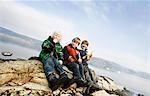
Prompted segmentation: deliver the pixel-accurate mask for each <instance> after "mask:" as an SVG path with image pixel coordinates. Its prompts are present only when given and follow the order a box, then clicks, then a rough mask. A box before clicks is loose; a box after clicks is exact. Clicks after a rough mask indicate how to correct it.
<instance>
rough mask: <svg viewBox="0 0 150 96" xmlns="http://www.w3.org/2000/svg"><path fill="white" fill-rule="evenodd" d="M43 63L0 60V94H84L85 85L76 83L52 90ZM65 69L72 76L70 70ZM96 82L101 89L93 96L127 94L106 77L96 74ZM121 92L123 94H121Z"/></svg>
mask: <svg viewBox="0 0 150 96" xmlns="http://www.w3.org/2000/svg"><path fill="white" fill-rule="evenodd" d="M42 65H43V64H42V63H41V62H40V61H38V60H33V59H32V60H19V61H18V60H13V61H8V60H7V61H5V60H1V62H0V96H84V95H83V94H86V93H85V92H86V91H85V90H86V89H87V88H86V87H80V88H77V85H76V83H74V84H72V85H71V86H70V87H68V88H67V89H62V88H59V89H57V90H55V91H53V92H52V90H51V89H50V88H49V87H48V82H47V79H46V77H45V74H44V70H43V66H42ZM63 68H64V69H65V70H66V73H67V76H68V77H69V78H72V77H73V76H72V72H71V71H69V70H68V69H67V67H65V66H64V67H63ZM96 79H97V84H98V85H99V87H101V89H102V90H100V91H97V92H94V93H91V95H93V96H117V95H118V94H119V96H127V95H126V94H127V92H124V91H122V90H121V89H120V88H119V87H118V86H117V85H116V84H115V83H114V82H113V80H111V79H110V78H108V77H105V76H97V77H96ZM122 94H123V95H122Z"/></svg>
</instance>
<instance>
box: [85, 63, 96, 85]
mask: <svg viewBox="0 0 150 96" xmlns="http://www.w3.org/2000/svg"><path fill="white" fill-rule="evenodd" d="M83 66H84V73H85V80H87V81H88V82H93V83H96V75H95V73H94V71H93V70H91V69H90V68H89V67H88V64H84V65H83Z"/></svg>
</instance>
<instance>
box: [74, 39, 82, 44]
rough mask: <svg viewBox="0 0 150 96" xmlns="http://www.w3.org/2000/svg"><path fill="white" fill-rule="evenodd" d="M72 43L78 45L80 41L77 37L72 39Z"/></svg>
mask: <svg viewBox="0 0 150 96" xmlns="http://www.w3.org/2000/svg"><path fill="white" fill-rule="evenodd" d="M72 42H75V43H78V44H80V42H81V40H80V38H79V37H76V38H74V39H72Z"/></svg>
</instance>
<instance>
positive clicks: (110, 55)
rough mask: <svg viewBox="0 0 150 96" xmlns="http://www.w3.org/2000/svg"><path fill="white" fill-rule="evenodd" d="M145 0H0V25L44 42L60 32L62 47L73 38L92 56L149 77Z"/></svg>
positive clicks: (148, 6) (149, 18)
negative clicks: (85, 43) (87, 47)
mask: <svg viewBox="0 0 150 96" xmlns="http://www.w3.org/2000/svg"><path fill="white" fill-rule="evenodd" d="M149 13H150V2H149V1H148V0H143V1H138V0H128V1H124V0H114V1H110V0H107V1H100V0H88V1H87V0H84V1H80V0H77V1H76V0H65V1H64V0H63V1H61V0H57V1H55V0H52V1H51V0H18V1H17V0H2V1H0V27H4V28H8V29H10V30H12V31H14V32H17V33H20V34H23V35H27V36H30V37H32V38H35V39H39V40H44V39H46V38H47V37H48V36H49V35H50V34H52V32H54V31H61V33H62V34H63V40H62V44H63V45H66V44H68V43H70V42H71V39H72V38H74V37H76V36H79V37H80V38H81V39H82V40H83V39H87V40H89V42H90V46H89V47H90V50H92V51H93V54H94V56H96V57H100V58H104V59H106V60H110V61H114V62H116V63H119V64H121V65H123V66H126V67H129V68H131V69H135V70H141V71H145V72H149V73H150V70H149V69H150V14H149Z"/></svg>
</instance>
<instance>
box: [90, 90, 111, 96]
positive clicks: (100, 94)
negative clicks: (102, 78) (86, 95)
mask: <svg viewBox="0 0 150 96" xmlns="http://www.w3.org/2000/svg"><path fill="white" fill-rule="evenodd" d="M92 96H110V95H109V94H108V93H107V92H106V91H105V90H102V91H97V92H94V93H92Z"/></svg>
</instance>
